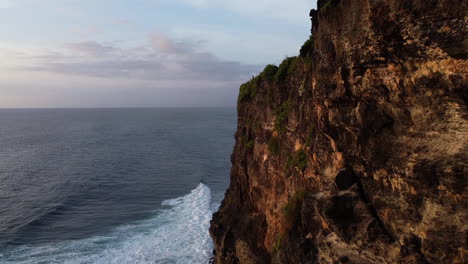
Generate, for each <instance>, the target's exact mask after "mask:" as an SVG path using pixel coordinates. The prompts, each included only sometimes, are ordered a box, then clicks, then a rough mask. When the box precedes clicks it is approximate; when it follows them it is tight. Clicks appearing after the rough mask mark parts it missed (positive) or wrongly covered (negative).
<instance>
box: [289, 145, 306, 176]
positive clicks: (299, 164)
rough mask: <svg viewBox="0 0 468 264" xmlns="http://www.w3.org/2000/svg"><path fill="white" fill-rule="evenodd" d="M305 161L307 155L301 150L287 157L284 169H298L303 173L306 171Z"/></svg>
mask: <svg viewBox="0 0 468 264" xmlns="http://www.w3.org/2000/svg"><path fill="white" fill-rule="evenodd" d="M307 161H308V158H307V153H306V152H305V151H304V150H303V149H301V150H299V151H297V152H296V153H294V154H293V155H291V156H289V157H288V160H287V161H286V167H287V168H298V169H299V170H301V171H305V169H307Z"/></svg>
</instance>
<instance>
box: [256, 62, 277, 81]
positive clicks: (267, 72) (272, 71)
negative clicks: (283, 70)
mask: <svg viewBox="0 0 468 264" xmlns="http://www.w3.org/2000/svg"><path fill="white" fill-rule="evenodd" d="M276 72H278V67H277V66H276V65H273V64H268V65H267V66H266V67H265V69H264V70H263V72H262V73H260V76H261V78H262V79H263V80H266V81H273V80H274V79H275V75H276Z"/></svg>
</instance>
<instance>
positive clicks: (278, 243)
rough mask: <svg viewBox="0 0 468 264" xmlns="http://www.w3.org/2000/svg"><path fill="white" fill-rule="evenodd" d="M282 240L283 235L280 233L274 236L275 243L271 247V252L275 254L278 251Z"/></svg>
mask: <svg viewBox="0 0 468 264" xmlns="http://www.w3.org/2000/svg"><path fill="white" fill-rule="evenodd" d="M282 242H283V236H282V235H278V236H277V237H276V242H275V244H274V245H273V249H272V252H273V254H276V253H277V252H278V250H279V249H280V248H281V243H282Z"/></svg>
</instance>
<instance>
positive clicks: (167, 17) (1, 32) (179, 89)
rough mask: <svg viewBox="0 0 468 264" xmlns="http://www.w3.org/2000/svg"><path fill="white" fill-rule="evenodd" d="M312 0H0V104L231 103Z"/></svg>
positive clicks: (302, 29)
mask: <svg viewBox="0 0 468 264" xmlns="http://www.w3.org/2000/svg"><path fill="white" fill-rule="evenodd" d="M315 2H316V1H314V0H290V1H284V0H255V1H253V0H0V108H62V107H66V108H82V107H83V108H87V107H91V108H92V107H199V106H208V107H215V106H234V105H235V104H236V101H237V95H238V90H239V85H240V84H241V83H243V82H245V81H247V80H248V79H250V78H251V76H252V75H253V74H256V73H258V72H260V71H261V70H262V69H263V68H264V66H265V65H267V64H270V63H272V64H278V63H280V62H281V61H282V60H283V59H284V58H285V57H287V56H295V55H297V54H298V51H299V49H300V47H301V45H302V44H303V43H304V41H305V40H306V39H307V38H308V34H309V32H310V20H309V18H308V13H309V10H310V9H311V8H313V7H314V6H315Z"/></svg>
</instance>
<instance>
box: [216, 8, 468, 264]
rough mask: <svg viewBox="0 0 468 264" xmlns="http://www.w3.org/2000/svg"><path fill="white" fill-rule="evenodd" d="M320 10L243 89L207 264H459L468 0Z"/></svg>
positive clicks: (467, 126) (467, 134) (463, 232)
mask: <svg viewBox="0 0 468 264" xmlns="http://www.w3.org/2000/svg"><path fill="white" fill-rule="evenodd" d="M318 6H319V10H318V11H314V12H311V14H312V15H314V17H313V18H312V21H313V37H312V38H311V39H310V40H309V41H307V42H306V44H305V45H304V47H303V48H302V49H301V56H299V57H297V58H288V59H286V60H285V61H284V62H283V63H282V64H281V65H280V66H279V67H275V66H272V65H269V66H267V68H265V71H264V72H263V73H261V74H260V75H259V76H257V77H255V78H253V79H252V80H251V81H250V82H248V83H246V84H244V85H242V87H241V91H240V95H239V102H238V115H239V117H238V130H237V133H236V146H235V149H234V153H233V155H232V164H233V167H232V171H231V184H230V187H229V189H228V191H227V192H226V196H225V199H224V201H223V202H222V205H221V207H220V209H219V211H218V212H217V213H215V215H214V217H213V220H212V223H211V229H210V232H211V235H212V237H213V240H214V244H215V249H216V256H215V262H216V263H218V264H233V263H366V264H367V263H369V264H371V263H466V260H465V258H466V254H467V235H468V233H467V226H468V223H467V221H466V219H468V217H467V216H468V215H467V214H468V213H467V209H466V208H467V201H468V199H467V187H466V178H467V175H468V169H467V161H468V157H467V155H468V120H467V118H468V111H467V100H468V91H467V87H468V78H467V77H468V76H467V75H468V61H467V57H468V39H467V38H466V36H468V15H467V10H468V2H467V1H459V0H342V1H338V0H330V1H319V3H318Z"/></svg>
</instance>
